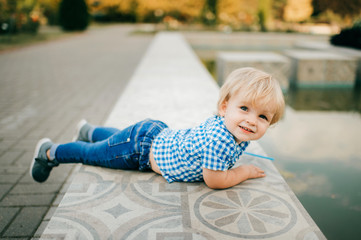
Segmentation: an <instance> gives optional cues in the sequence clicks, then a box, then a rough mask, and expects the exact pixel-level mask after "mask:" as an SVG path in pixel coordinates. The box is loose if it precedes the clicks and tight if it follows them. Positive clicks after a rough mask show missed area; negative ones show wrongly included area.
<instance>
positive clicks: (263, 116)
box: [259, 115, 268, 121]
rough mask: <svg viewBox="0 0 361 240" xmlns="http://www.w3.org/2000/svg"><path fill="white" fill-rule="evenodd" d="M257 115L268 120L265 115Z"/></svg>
mask: <svg viewBox="0 0 361 240" xmlns="http://www.w3.org/2000/svg"><path fill="white" fill-rule="evenodd" d="M259 117H260V118H262V119H264V120H266V121H268V118H267V117H266V116H265V115H259Z"/></svg>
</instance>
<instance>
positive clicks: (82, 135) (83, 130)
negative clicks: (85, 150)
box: [72, 119, 91, 142]
mask: <svg viewBox="0 0 361 240" xmlns="http://www.w3.org/2000/svg"><path fill="white" fill-rule="evenodd" d="M90 128H91V125H90V124H89V123H88V122H87V121H86V120H85V119H82V120H81V121H80V122H79V123H78V125H77V127H76V130H75V135H74V137H73V140H72V141H73V142H76V141H82V142H90V140H89V137H88V132H89V130H90Z"/></svg>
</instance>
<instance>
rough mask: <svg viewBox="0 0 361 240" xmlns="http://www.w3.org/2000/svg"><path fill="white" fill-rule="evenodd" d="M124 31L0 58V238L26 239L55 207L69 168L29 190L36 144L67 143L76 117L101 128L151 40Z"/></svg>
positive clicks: (94, 33) (95, 32)
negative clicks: (46, 140) (45, 139)
mask: <svg viewBox="0 0 361 240" xmlns="http://www.w3.org/2000/svg"><path fill="white" fill-rule="evenodd" d="M131 31H132V26H127V25H120V26H119V25H117V26H112V27H105V28H96V29H91V30H88V31H87V32H85V33H80V34H77V35H75V36H72V37H69V38H66V39H61V40H57V41H54V42H49V43H45V44H38V45H35V46H31V47H26V48H23V49H20V50H14V51H8V52H3V53H0V238H1V239H6V238H11V239H29V238H31V237H32V236H34V234H35V232H36V230H37V229H38V227H39V224H40V223H41V221H42V220H43V218H44V217H45V219H46V218H49V216H51V213H52V212H53V211H54V208H55V206H57V204H58V203H59V202H60V200H61V198H62V195H63V194H62V193H63V192H64V191H65V190H64V189H66V187H67V184H66V181H67V179H68V177H69V175H70V173H71V171H72V169H73V167H74V166H73V165H68V166H66V167H62V168H59V169H54V172H53V173H52V175H51V177H50V179H49V180H48V181H47V182H46V183H43V184H38V183H35V182H34V181H33V180H32V179H31V178H30V176H29V174H28V170H29V164H30V161H31V158H32V156H33V151H34V147H35V145H36V142H37V141H38V140H39V139H40V138H42V137H50V138H51V139H53V140H54V141H55V142H67V141H70V140H71V138H72V135H73V131H74V128H75V126H76V124H77V122H78V121H79V120H80V119H81V118H86V119H88V120H89V121H90V122H92V123H95V124H103V123H104V121H105V120H106V119H107V117H108V115H109V113H110V111H111V110H112V108H113V105H114V104H115V103H116V100H117V99H118V98H119V95H120V94H121V93H122V90H123V88H124V87H125V86H126V84H127V82H128V80H129V79H130V77H131V76H132V74H133V71H134V70H135V67H136V66H137V65H138V62H139V61H140V59H141V57H142V55H143V53H144V52H145V50H146V48H147V46H148V44H149V42H150V40H151V39H152V36H150V35H149V36H144V35H131V34H129V33H130V32H131ZM62 189H63V190H62ZM59 193H60V194H59ZM49 209H50V212H49V214H48V215H47V213H48V211H49Z"/></svg>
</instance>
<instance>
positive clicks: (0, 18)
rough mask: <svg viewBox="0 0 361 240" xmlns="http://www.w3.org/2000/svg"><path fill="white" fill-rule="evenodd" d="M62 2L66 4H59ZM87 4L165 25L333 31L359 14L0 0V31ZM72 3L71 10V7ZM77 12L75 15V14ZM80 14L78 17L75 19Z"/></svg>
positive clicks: (284, 6) (95, 12)
mask: <svg viewBox="0 0 361 240" xmlns="http://www.w3.org/2000/svg"><path fill="white" fill-rule="evenodd" d="M61 5H63V8H64V7H65V9H63V10H61V8H62V7H61ZM84 7H85V8H86V11H87V12H88V13H89V16H87V15H84V16H82V17H83V18H88V19H87V20H90V21H91V22H102V23H105V22H108V23H109V22H128V23H161V24H164V25H165V27H167V28H169V29H184V28H197V27H198V28H200V29H204V28H205V27H208V28H211V29H214V30H226V31H230V30H232V31H281V32H311V33H324V34H331V33H338V32H339V31H340V29H341V28H345V27H350V26H351V25H352V24H353V23H354V22H355V21H356V20H357V19H358V18H360V8H361V3H360V1H359V0H344V1H340V0H253V1H247V0H197V1H192V0H178V1H175V0H173V1H172V0H151V1H149V0H74V1H70V0H68V1H67V0H63V1H61V0H16V1H15V0H0V24H1V29H0V33H1V34H5V33H21V32H29V33H36V32H37V31H38V30H39V27H40V26H41V25H50V26H54V25H59V24H64V23H63V22H62V20H61V14H62V13H61V12H60V13H59V10H60V11H68V12H69V11H77V10H76V9H78V8H79V9H81V8H84ZM74 9H75V10H74ZM78 18H80V17H78ZM78 20H79V19H78Z"/></svg>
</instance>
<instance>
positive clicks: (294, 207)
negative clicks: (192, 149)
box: [41, 33, 325, 239]
mask: <svg viewBox="0 0 361 240" xmlns="http://www.w3.org/2000/svg"><path fill="white" fill-rule="evenodd" d="M217 98H218V87H217V85H216V83H215V82H214V81H213V80H212V79H211V76H210V75H209V73H208V72H207V71H206V70H205V68H204V67H203V66H202V64H201V63H200V61H199V60H198V58H197V57H196V56H195V55H194V53H193V51H192V50H191V49H190V47H189V45H188V44H187V43H186V42H185V41H184V39H183V37H182V36H181V35H179V34H173V33H161V34H158V35H157V36H156V37H155V39H154V41H153V43H152V45H151V46H150V48H149V49H148V51H147V53H146V54H145V56H144V58H143V60H142V62H141V63H140V65H139V67H138V69H137V71H136V73H135V74H134V76H133V78H132V79H131V82H130V83H129V85H128V86H127V88H126V90H125V91H124V93H123V94H122V96H121V97H120V98H119V100H118V102H117V104H116V105H115V107H114V110H113V112H112V114H111V115H110V116H109V118H108V121H107V123H106V124H107V125H111V126H116V127H119V128H122V127H125V126H127V125H128V124H132V123H134V122H135V121H139V120H142V119H144V118H147V117H151V118H156V119H161V120H163V121H165V122H167V124H169V125H170V126H171V127H175V128H184V127H191V126H194V125H195V124H198V123H200V122H202V121H204V120H205V119H206V118H208V117H209V116H210V115H211V114H212V113H214V111H215V106H216V102H217ZM247 150H248V151H249V152H252V153H254V154H259V155H264V154H265V153H264V152H263V150H262V149H261V148H260V146H259V145H258V144H257V143H256V142H254V143H252V144H251V145H250V147H249V148H248V149H247ZM248 163H252V164H255V165H257V166H260V167H261V168H263V169H265V171H266V173H267V177H265V178H263V179H254V180H248V181H246V182H244V183H242V184H240V185H238V186H235V187H233V188H230V189H226V190H220V191H215V190H211V189H209V188H207V187H206V185H205V184H204V183H172V184H168V183H167V182H166V181H165V180H164V179H163V178H162V177H161V176H159V175H156V174H155V173H152V172H149V173H141V172H137V171H122V170H112V169H105V168H99V167H91V166H81V168H80V170H79V172H78V173H77V174H76V176H75V177H74V179H73V181H72V183H71V185H70V187H69V189H68V190H67V193H66V194H65V196H64V198H63V200H62V201H61V203H60V205H59V207H58V209H57V210H56V211H55V214H54V216H53V217H52V218H51V219H50V221H49V224H48V225H47V227H46V229H45V230H44V233H43V234H42V236H41V238H42V239H50V238H51V239H54V238H67V239H112V238H116V239H171V238H181V239H239V238H244V239H248V238H251V239H264V238H266V239H325V237H324V236H323V234H322V233H321V232H320V230H319V229H318V227H317V226H316V225H315V223H314V222H313V220H312V219H311V217H310V216H309V215H308V213H307V212H306V211H305V209H304V208H303V206H302V205H301V204H300V202H299V201H298V199H297V198H296V196H295V195H294V193H293V192H292V191H291V190H290V188H289V187H288V186H287V184H286V183H285V181H284V180H283V178H282V177H281V176H280V174H279V173H278V171H277V169H276V168H275V167H274V165H273V163H272V162H271V161H269V160H266V159H263V158H257V157H252V156H248V155H244V156H242V159H241V160H240V161H239V162H238V164H248Z"/></svg>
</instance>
